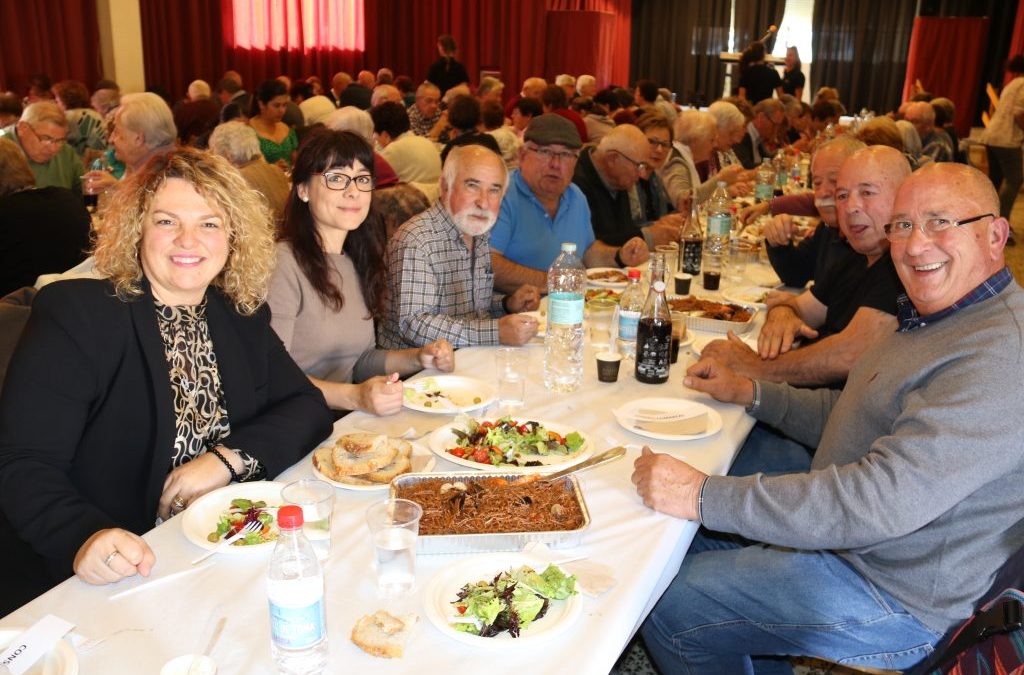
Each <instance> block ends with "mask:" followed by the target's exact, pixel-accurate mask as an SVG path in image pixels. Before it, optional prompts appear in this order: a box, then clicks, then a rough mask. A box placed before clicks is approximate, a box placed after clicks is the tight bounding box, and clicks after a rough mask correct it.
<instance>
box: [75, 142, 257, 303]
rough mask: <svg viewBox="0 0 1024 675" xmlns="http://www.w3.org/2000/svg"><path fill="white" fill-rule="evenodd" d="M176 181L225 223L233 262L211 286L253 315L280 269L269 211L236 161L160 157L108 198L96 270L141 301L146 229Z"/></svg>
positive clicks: (189, 153) (184, 153)
mask: <svg viewBox="0 0 1024 675" xmlns="http://www.w3.org/2000/svg"><path fill="white" fill-rule="evenodd" d="M171 178H180V179H181V180H184V181H187V182H188V183H189V184H191V185H192V187H194V188H195V189H196V191H197V192H198V193H199V194H200V195H202V196H203V198H204V199H206V200H207V202H208V203H209V204H210V206H211V207H213V208H214V210H215V211H216V212H217V213H218V214H220V216H221V217H222V218H223V219H224V223H225V225H226V226H227V233H228V246H229V252H228V259H227V262H226V263H225V265H224V269H223V270H221V272H220V274H218V275H217V277H216V278H215V279H214V280H213V281H212V282H211V283H212V285H214V286H217V287H218V288H220V289H221V290H222V291H223V292H224V294H225V295H227V296H228V298H229V299H230V300H231V302H232V303H233V304H234V306H235V309H236V310H237V311H238V312H239V313H241V314H252V313H254V312H255V311H256V310H257V309H259V307H260V305H262V304H263V302H264V301H265V300H266V298H267V286H268V284H269V281H270V275H271V273H272V272H273V269H274V259H275V254H274V228H273V219H272V216H271V214H270V210H269V209H268V208H267V205H266V201H265V200H264V199H263V197H262V195H260V194H259V193H257V192H256V191H254V190H252V189H251V188H250V187H249V185H248V183H246V181H245V179H244V178H243V177H242V175H241V174H240V173H239V172H238V170H237V169H235V168H234V167H233V166H232V165H231V163H230V162H228V161H227V160H226V159H224V158H223V157H219V156H217V155H214V154H212V153H209V152H204V151H202V150H196V149H195V148H188V147H183V148H179V149H177V150H175V151H173V152H169V153H166V154H162V155H158V156H156V157H154V158H153V159H152V160H150V162H149V164H147V165H146V167H145V168H144V169H143V170H142V171H140V172H138V173H137V174H135V175H133V176H130V177H129V178H126V179H125V180H123V181H122V182H121V183H120V185H118V186H117V188H115V190H114V191H112V192H111V193H110V194H109V195H107V199H105V202H104V204H103V207H102V208H101V209H100V212H99V214H98V216H99V217H98V218H97V219H96V220H97V221H98V222H97V224H96V225H95V234H94V237H95V246H94V248H93V255H95V256H96V269H97V271H98V272H99V273H100V274H102V275H104V276H106V277H108V278H109V279H110V280H111V281H112V282H113V283H114V287H115V289H116V292H117V296H118V297H119V298H120V299H121V300H125V301H127V300H131V299H132V298H136V297H138V296H140V295H142V284H141V282H142V276H143V273H142V264H141V262H140V261H139V248H140V246H141V243H142V233H143V226H144V224H145V222H146V219H147V217H148V215H149V212H150V209H151V208H152V203H153V198H154V196H155V195H156V193H157V192H158V191H159V190H160V188H161V187H163V185H164V183H165V182H166V181H167V180H168V179H171Z"/></svg>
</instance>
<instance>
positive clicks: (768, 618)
mask: <svg viewBox="0 0 1024 675" xmlns="http://www.w3.org/2000/svg"><path fill="white" fill-rule="evenodd" d="M998 212H999V197H998V195H997V194H996V191H995V189H994V188H993V187H992V184H991V183H990V182H989V181H988V179H987V177H986V176H985V175H984V174H982V173H981V172H979V171H977V170H976V169H973V168H971V167H967V166H964V165H962V164H954V163H940V164H933V165H929V166H926V167H924V168H922V169H919V170H918V171H916V172H915V173H913V174H912V175H911V176H910V177H909V178H907V179H906V180H905V181H904V182H903V183H902V185H901V186H900V188H899V191H898V192H897V195H896V200H895V204H894V206H893V211H892V217H891V220H890V222H889V223H888V227H887V228H885V229H886V231H887V235H886V236H887V238H888V240H889V243H890V255H891V256H892V260H893V262H894V264H895V266H896V271H897V273H898V274H899V276H900V279H901V280H902V282H903V285H904V287H905V288H906V294H905V295H904V296H902V297H901V298H900V301H899V317H898V318H899V327H898V329H896V330H894V331H892V332H891V333H890V334H889V335H888V337H886V338H885V339H884V340H882V341H881V342H879V343H878V344H877V345H876V346H875V348H873V349H872V350H870V351H869V352H867V353H866V354H864V356H863V357H862V358H861V359H860V360H859V361H858V362H857V363H856V364H855V365H854V367H853V369H852V370H851V371H850V376H849V379H848V380H847V383H846V387H845V389H844V390H843V391H842V392H837V391H832V390H829V389H798V388H794V387H791V386H787V385H783V384H774V383H770V382H765V381H754V380H751V379H749V378H747V377H743V376H740V375H737V374H736V373H734V372H733V371H731V370H730V369H728V368H726V367H724V366H722V365H721V364H719V363H717V362H716V361H715V360H714V359H702V360H701V361H700V362H699V363H697V364H696V365H694V366H693V367H692V368H690V369H689V371H688V372H687V377H686V378H685V379H684V384H685V385H686V386H687V387H690V388H692V389H695V390H697V391H700V392H706V393H708V394H710V395H711V396H713V397H714V398H716V399H718V400H719V401H722V402H726V403H736V404H739V405H743V406H746V408H747V411H748V412H749V413H750V414H751V415H753V416H754V417H756V418H757V419H759V420H761V421H762V422H766V423H768V424H771V425H773V426H775V427H776V428H777V429H778V430H779V431H780V432H782V433H785V434H787V435H789V436H791V437H794V438H798V439H800V440H802V441H803V442H805V443H809V444H811V445H814V446H816V447H817V450H816V452H815V453H814V456H813V458H811V457H810V456H808V458H807V464H806V466H805V467H803V469H802V470H793V471H791V472H789V473H783V474H776V475H772V474H771V473H770V472H771V471H772V470H773V467H772V465H771V461H772V460H771V458H769V457H766V460H765V464H764V466H762V467H761V470H762V471H764V472H765V473H758V474H755V475H751V476H742V477H740V476H707V475H705V474H704V473H702V472H700V471H698V470H696V469H694V468H693V467H692V466H690V465H689V464H687V463H685V462H683V461H681V460H678V459H675V458H674V457H671V456H669V455H659V454H653V453H651V452H650V451H649V450H645V451H644V453H643V455H642V456H641V458H640V459H638V460H637V462H636V465H635V471H634V474H633V483H634V484H635V485H636V488H637V492H638V494H639V497H640V498H641V499H642V500H643V501H644V503H645V504H647V505H648V506H649V507H651V508H653V509H655V510H658V511H662V512H665V513H668V514H670V515H673V516H676V517H679V518H687V519H691V520H698V521H700V522H701V524H702V525H703V528H702V529H701V531H700V532H698V534H697V536H696V537H695V539H694V541H693V544H692V545H691V546H690V549H689V551H688V552H687V554H686V557H685V558H684V560H683V563H682V566H681V567H680V569H679V572H678V574H677V575H676V577H675V580H674V581H673V582H672V584H671V585H670V586H669V588H668V590H667V591H666V592H665V594H664V595H663V596H662V597H661V599H660V600H659V602H658V604H657V606H656V607H655V608H654V610H653V612H652V613H651V615H650V616H649V618H648V619H647V621H646V623H645V624H644V626H643V629H642V632H643V636H644V641H645V643H646V645H647V647H648V649H649V650H650V651H651V653H652V655H653V656H654V660H655V661H656V662H657V664H658V666H659V668H660V670H661V671H662V672H700V673H743V672H747V673H749V672H752V670H753V669H754V668H755V666H756V668H757V670H758V672H769V668H772V667H774V668H775V669H776V670H779V672H781V667H783V666H785V665H787V664H786V663H785V661H784V660H782V661H780V659H779V657H785V656H788V655H798V654H800V655H814V656H818V657H823V658H826V659H829V660H831V661H836V662H839V663H856V664H857V665H858V666H867V667H874V668H886V669H898V670H904V669H907V668H910V667H912V666H914V665H915V664H916V663H918V662H919V661H921V660H922V659H924V658H926V657H927V656H928V655H929V654H930V653H931V651H932V649H933V648H934V646H935V644H936V643H937V642H938V641H939V640H940V639H941V638H942V636H943V635H944V634H945V633H947V632H948V631H949V630H950V629H951V628H952V627H953V626H956V625H958V624H960V623H961V622H962V621H963V620H964V619H966V618H967V617H969V616H970V615H971V614H972V612H973V611H974V610H975V608H976V607H977V606H978V605H979V604H980V603H981V602H982V600H983V598H984V597H985V596H986V593H987V592H988V591H989V589H990V587H991V586H992V585H993V583H994V580H995V577H996V574H997V572H998V571H999V570H1000V569H1001V568H1002V567H1003V566H1004V565H1005V563H1006V561H1007V560H1008V559H1009V558H1010V557H1011V556H1012V555H1013V554H1014V553H1015V552H1016V551H1017V550H1018V549H1020V548H1021V546H1022V545H1024V498H1022V497H1021V491H1020V485H1021V482H1022V481H1024V443H1022V441H1021V435H1020V403H1019V402H1020V401H1021V400H1022V399H1024V360H1022V358H1021V351H1022V349H1024V291H1022V290H1021V287H1020V286H1019V285H1018V284H1017V283H1016V282H1015V281H1014V280H1013V276H1012V275H1011V274H1010V271H1009V269H1008V268H1007V267H1006V263H1005V259H1004V255H1003V248H1004V247H1005V245H1006V239H1007V233H1008V230H1009V224H1008V223H1007V222H1006V219H1004V218H1001V217H998V216H996V215H995V214H997V213H998ZM995 590H997V591H998V589H995Z"/></svg>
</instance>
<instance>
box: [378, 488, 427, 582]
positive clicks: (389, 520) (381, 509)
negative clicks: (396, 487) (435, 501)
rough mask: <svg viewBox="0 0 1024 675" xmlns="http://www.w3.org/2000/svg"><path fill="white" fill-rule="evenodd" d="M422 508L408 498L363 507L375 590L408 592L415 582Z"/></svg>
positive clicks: (386, 500) (390, 499)
mask: <svg viewBox="0 0 1024 675" xmlns="http://www.w3.org/2000/svg"><path fill="white" fill-rule="evenodd" d="M422 516H423V508H422V507H421V506H420V505H419V504H417V503H416V502H413V501H409V500H408V499H394V498H390V497H389V498H388V499H385V500H384V501H382V502H377V503H376V504H374V505H373V506H371V507H370V508H369V509H367V510H366V524H367V526H368V527H369V528H370V536H371V537H372V539H373V548H374V553H375V556H374V557H375V560H376V565H375V566H376V569H377V592H378V593H379V594H380V595H381V596H383V597H385V598H397V597H401V596H403V595H408V594H409V593H411V592H412V590H413V588H414V587H415V585H416V537H417V536H418V535H419V531H420V518H421V517H422Z"/></svg>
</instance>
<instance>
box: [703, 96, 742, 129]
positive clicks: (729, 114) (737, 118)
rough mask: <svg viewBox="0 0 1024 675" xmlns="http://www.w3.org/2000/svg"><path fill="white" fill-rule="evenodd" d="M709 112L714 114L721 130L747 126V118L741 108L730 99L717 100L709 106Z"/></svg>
mask: <svg viewBox="0 0 1024 675" xmlns="http://www.w3.org/2000/svg"><path fill="white" fill-rule="evenodd" d="M708 112H709V113H711V114H712V115H714V117H715V121H717V122H718V130H719V131H722V132H726V131H728V130H730V129H738V128H742V127H745V126H747V118H746V117H744V116H743V113H741V112H740V109H739V108H737V107H736V106H735V105H733V104H732V103H729V102H728V101H715V102H714V103H712V104H711V105H710V106H708Z"/></svg>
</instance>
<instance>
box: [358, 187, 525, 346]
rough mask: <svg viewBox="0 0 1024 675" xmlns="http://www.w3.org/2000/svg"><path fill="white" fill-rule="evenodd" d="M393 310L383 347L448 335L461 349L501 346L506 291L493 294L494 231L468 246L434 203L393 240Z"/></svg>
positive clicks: (386, 321)
mask: <svg viewBox="0 0 1024 675" xmlns="http://www.w3.org/2000/svg"><path fill="white" fill-rule="evenodd" d="M387 270H388V308H387V313H386V315H385V319H384V322H383V324H382V325H381V327H380V329H379V331H378V335H377V342H378V345H379V346H380V347H382V348H384V349H400V348H403V347H419V346H423V345H426V344H429V343H431V342H434V341H435V340H440V339H442V338H443V339H445V340H448V341H449V342H451V343H452V344H453V345H454V346H456V347H468V346H470V345H496V344H498V321H497V319H496V318H495V317H498V316H501V315H503V314H504V313H505V311H504V309H503V308H502V304H501V301H502V300H503V299H504V297H505V296H504V295H501V294H497V293H494V274H493V273H492V272H491V246H490V233H486V234H483V235H481V236H479V237H476V238H475V239H474V240H473V250H472V251H470V249H469V247H468V246H466V242H465V240H464V239H463V238H462V233H461V232H460V231H459V229H458V228H457V227H456V226H455V223H454V222H453V221H452V219H451V216H449V215H448V211H447V210H446V209H445V208H444V206H442V205H441V202H440V201H438V202H435V203H434V205H433V206H431V207H430V208H429V209H427V210H426V211H424V212H423V213H421V214H419V215H418V216H416V217H414V218H413V219H412V220H410V221H408V222H407V223H405V224H404V225H402V226H401V227H400V228H398V231H397V232H396V233H395V236H394V237H392V239H391V241H389V242H388V251H387Z"/></svg>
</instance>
